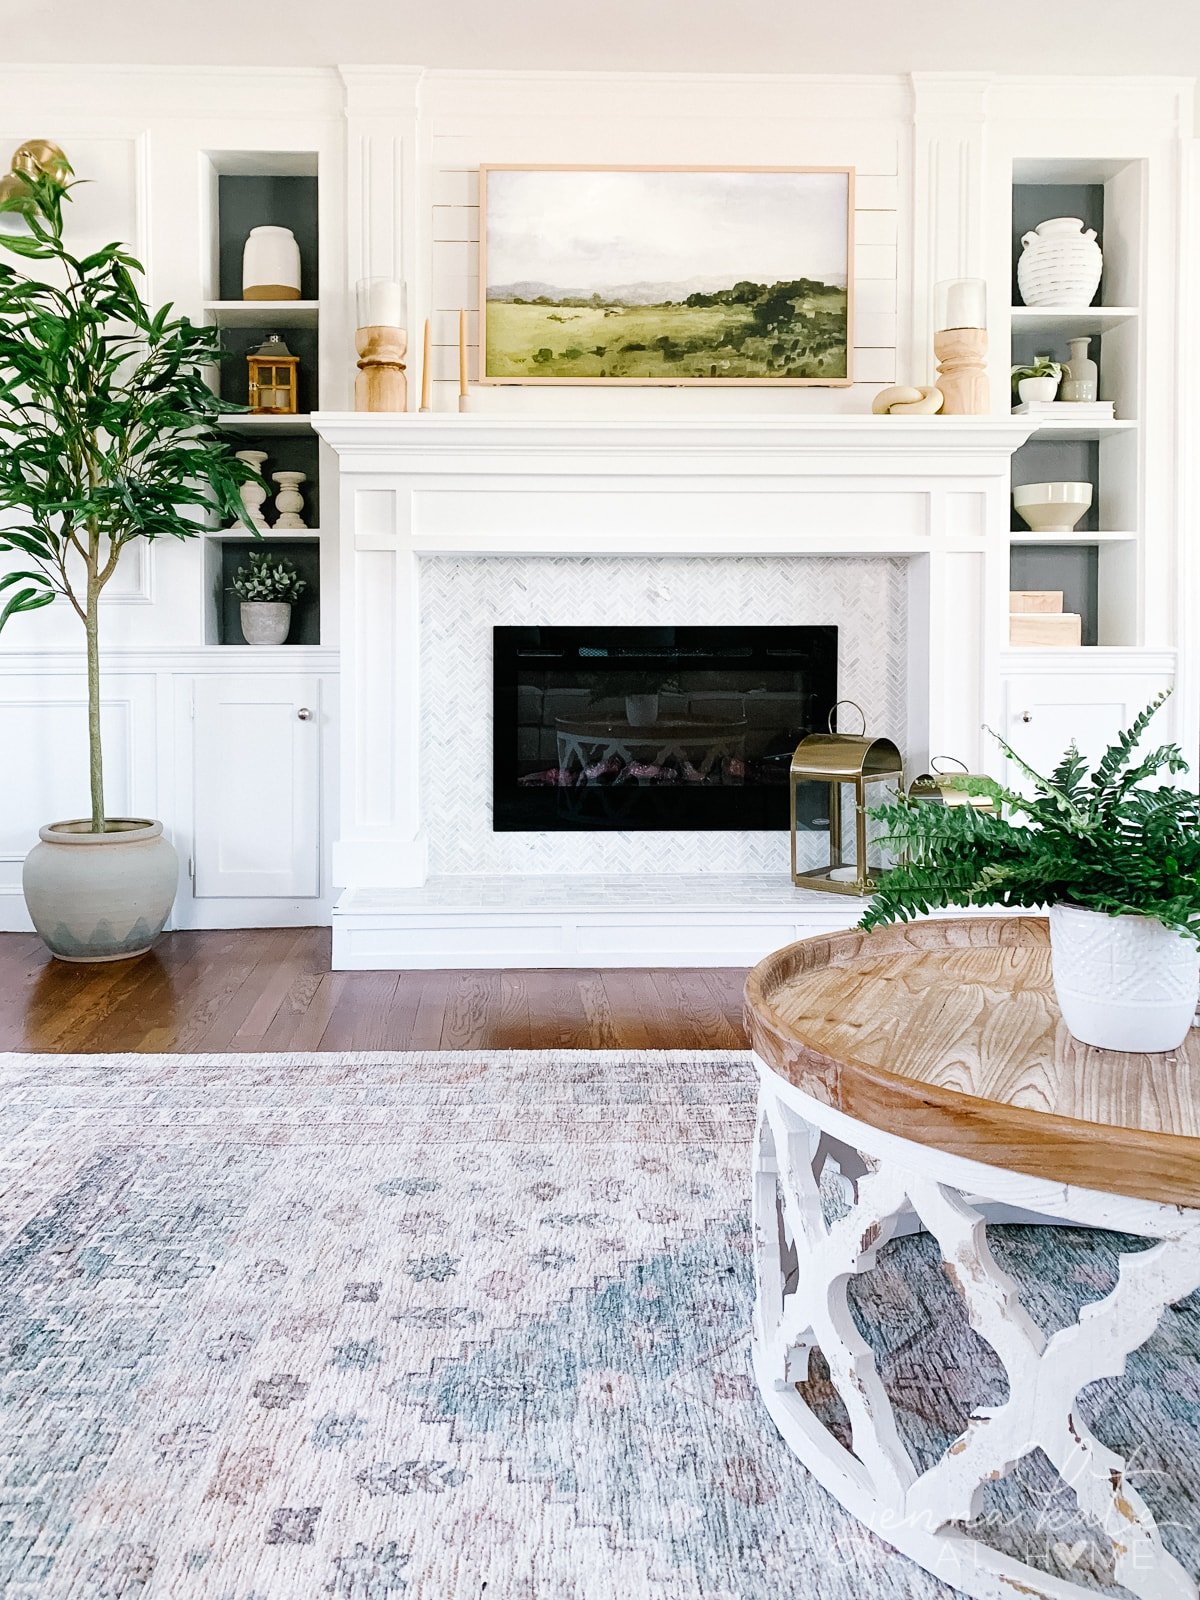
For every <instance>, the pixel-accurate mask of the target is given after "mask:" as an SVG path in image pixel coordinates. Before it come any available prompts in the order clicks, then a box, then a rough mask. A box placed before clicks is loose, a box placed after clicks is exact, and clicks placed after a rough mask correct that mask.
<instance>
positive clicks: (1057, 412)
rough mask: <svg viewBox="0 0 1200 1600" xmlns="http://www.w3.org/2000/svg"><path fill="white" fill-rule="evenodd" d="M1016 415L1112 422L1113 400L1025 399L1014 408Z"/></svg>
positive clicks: (1073, 420) (1075, 420)
mask: <svg viewBox="0 0 1200 1600" xmlns="http://www.w3.org/2000/svg"><path fill="white" fill-rule="evenodd" d="M1012 414H1013V416H1014V417H1045V418H1046V420H1047V421H1049V420H1050V419H1051V418H1056V419H1059V420H1061V421H1064V422H1111V421H1112V420H1113V403H1112V401H1111V400H1023V401H1022V402H1021V404H1020V405H1019V406H1014V407H1013V410H1012Z"/></svg>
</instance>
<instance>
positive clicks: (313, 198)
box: [202, 150, 323, 646]
mask: <svg viewBox="0 0 1200 1600" xmlns="http://www.w3.org/2000/svg"><path fill="white" fill-rule="evenodd" d="M208 160H209V167H210V181H209V185H208V206H207V217H208V232H209V240H210V252H209V260H208V270H207V284H206V286H207V290H208V298H206V299H205V300H204V302H203V306H202V311H203V315H204V317H205V320H206V321H208V322H209V323H211V324H213V325H214V326H216V327H217V328H219V329H220V330H221V343H222V346H223V347H224V350H225V352H226V355H225V360H224V361H223V363H222V365H221V369H220V372H219V373H218V374H217V376H216V380H215V387H216V388H217V391H218V393H219V394H220V395H221V397H222V399H224V400H227V401H228V402H230V404H231V405H237V406H244V405H245V404H246V403H247V401H248V368H247V364H246V356H247V355H248V354H249V353H250V352H251V351H253V350H254V349H256V348H257V347H258V346H259V345H260V344H261V343H262V342H263V340H264V339H265V338H266V337H267V336H268V334H272V333H279V334H282V335H283V336H284V338H285V340H286V342H287V345H288V348H289V349H290V350H291V352H292V354H293V355H295V356H298V357H299V363H300V364H299V368H298V374H297V387H298V398H299V402H300V409H299V411H298V412H297V413H296V414H294V415H287V416H277V415H258V414H255V413H252V412H247V411H233V410H231V411H229V412H227V413H225V414H224V415H222V416H221V417H220V418H219V425H220V426H221V427H222V428H224V429H225V430H226V431H227V432H228V433H229V434H230V435H232V436H234V438H235V439H236V442H237V445H238V447H239V448H241V449H259V450H263V451H265V452H266V456H267V459H266V461H265V462H264V463H263V473H264V476H265V477H266V478H267V479H268V480H270V478H271V475H272V474H273V473H275V472H278V471H292V472H303V473H304V474H305V479H304V482H303V483H302V485H301V486H300V492H301V494H302V495H303V498H304V511H303V513H302V514H303V516H304V518H305V520H306V521H309V522H311V523H312V524H313V526H311V527H308V528H303V529H299V528H287V529H280V530H278V531H276V530H275V529H274V528H272V527H268V529H267V530H266V532H265V533H264V534H263V535H261V538H262V539H264V540H266V541H267V542H268V543H269V544H270V545H271V546H272V547H273V548H274V549H276V550H278V551H279V552H280V553H282V554H284V555H287V556H288V557H289V558H290V559H291V560H292V561H294V563H295V565H296V567H297V568H298V570H299V571H300V573H301V574H302V576H304V577H305V578H306V579H307V580H308V584H309V590H308V594H307V595H306V596H305V598H304V600H303V601H301V602H300V603H299V604H298V605H297V607H296V608H295V611H294V614H293V625H292V631H291V634H290V636H289V640H288V644H289V646H291V645H312V644H320V643H322V609H323V608H322V587H323V585H322V576H321V568H322V565H323V563H322V553H321V552H322V539H321V532H320V524H321V522H322V520H323V519H322V507H321V482H320V452H319V446H318V441H317V438H316V435H315V434H314V432H313V429H312V422H311V413H312V412H313V411H315V410H316V409H317V408H318V407H319V405H320V403H321V393H320V388H321V383H320V380H321V251H320V187H319V172H318V166H319V162H318V156H317V154H316V153H315V152H304V151H296V150H289V151H282V152H281V151H271V150H238V151H220V152H216V153H213V154H210V156H209V158H208ZM263 224H273V225H275V226H280V227H285V228H289V229H290V230H291V232H292V234H293V235H294V237H295V239H296V242H297V244H298V246H299V249H300V293H301V298H300V299H297V300H245V299H243V298H242V252H243V249H244V247H245V242H246V238H247V235H248V234H249V232H250V230H251V229H252V228H254V227H259V226H261V225H263ZM272 490H274V485H272ZM263 511H264V514H265V516H266V518H267V521H268V523H272V522H273V521H274V519H275V517H276V516H277V512H276V508H275V504H274V496H273V494H272V495H271V497H269V498H268V499H267V501H266V503H265V505H264V507H263ZM259 542H260V539H259V536H257V535H254V534H251V533H248V532H247V531H246V530H245V529H244V528H238V527H231V528H214V529H211V530H210V531H209V534H208V537H207V538H206V540H205V569H204V572H205V612H204V637H205V640H206V642H207V643H208V644H210V645H218V646H223V645H241V644H243V643H244V642H245V641H244V639H243V636H242V631H241V626H240V622H239V616H238V604H239V603H238V600H237V596H236V595H234V594H233V593H232V592H231V590H230V588H229V585H230V582H231V580H232V576H233V573H234V571H235V570H236V568H237V566H238V565H239V563H240V562H241V561H243V560H244V558H245V554H246V552H247V550H250V549H253V548H255V547H256V546H257V545H258V544H259Z"/></svg>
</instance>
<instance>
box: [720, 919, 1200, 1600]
mask: <svg viewBox="0 0 1200 1600" xmlns="http://www.w3.org/2000/svg"><path fill="white" fill-rule="evenodd" d="M746 1021H747V1026H748V1028H749V1030H750V1035H751V1041H752V1044H753V1047H754V1052H755V1056H756V1060H757V1064H758V1068H759V1077H760V1101H759V1123H758V1138H757V1158H756V1173H755V1195H754V1220H755V1235H756V1252H757V1268H758V1299H757V1306H756V1312H755V1327H754V1362H755V1372H756V1376H757V1379H758V1383H759V1387H760V1388H761V1390H762V1393H763V1398H764V1399H765V1401H766V1404H767V1407H768V1409H769V1411H770V1413H771V1416H772V1417H773V1419H774V1421H775V1423H776V1425H777V1426H778V1428H779V1430H780V1432H781V1433H782V1435H783V1437H784V1439H785V1440H786V1442H787V1443H788V1445H789V1446H790V1447H791V1448H792V1450H794V1451H795V1453H796V1454H797V1455H798V1456H799V1457H800V1459H801V1460H802V1461H803V1462H804V1463H805V1465H806V1466H808V1467H809V1468H810V1469H811V1470H812V1472H813V1473H814V1474H815V1475H816V1476H817V1478H818V1479H819V1480H820V1481H821V1482H822V1483H823V1484H824V1486H825V1487H826V1488H827V1489H828V1490H829V1491H830V1492H831V1493H832V1494H834V1495H835V1496H836V1497H837V1499H838V1500H840V1501H841V1502H842V1504H843V1505H844V1506H846V1507H847V1509H848V1510H850V1511H851V1512H853V1513H854V1515H855V1516H857V1517H858V1518H859V1519H860V1520H861V1521H862V1522H864V1523H866V1524H867V1525H868V1526H869V1527H870V1528H872V1529H873V1530H874V1531H875V1532H876V1533H878V1534H879V1535H880V1536H881V1537H882V1538H884V1539H885V1540H887V1542H888V1543H889V1544H892V1545H894V1546H896V1547H897V1548H898V1549H900V1550H902V1551H903V1552H904V1553H905V1554H906V1555H908V1556H910V1557H911V1558H912V1559H913V1560H914V1561H917V1562H919V1563H920V1564H921V1565H922V1566H923V1567H925V1568H927V1569H928V1570H929V1571H930V1572H933V1573H934V1574H935V1575H936V1576H937V1577H939V1578H941V1579H942V1580H943V1581H944V1582H946V1583H948V1584H950V1585H952V1586H953V1587H954V1588H956V1589H958V1590H960V1591H961V1592H962V1593H964V1594H970V1595H978V1596H986V1597H988V1600H998V1597H1001V1596H1003V1597H1005V1600H1013V1597H1015V1596H1018V1595H1033V1596H1046V1597H1049V1596H1060V1597H1061V1596H1077V1595H1080V1594H1092V1595H1095V1593H1096V1590H1095V1588H1094V1587H1091V1586H1089V1585H1086V1584H1083V1583H1078V1582H1075V1581H1073V1580H1071V1579H1064V1578H1061V1577H1055V1576H1051V1575H1049V1574H1048V1573H1047V1572H1046V1571H1044V1570H1042V1569H1041V1568H1039V1567H1036V1566H1034V1565H1031V1564H1030V1563H1028V1562H1026V1561H1025V1560H1022V1559H1020V1558H1019V1557H1017V1556H1014V1555H1013V1554H1012V1553H1011V1551H1009V1552H1007V1553H1006V1552H1005V1551H1002V1550H1000V1549H997V1548H995V1547H993V1545H991V1544H990V1543H987V1542H985V1540H984V1539H983V1538H982V1537H976V1536H974V1534H973V1532H971V1531H968V1530H966V1529H965V1528H964V1526H963V1524H965V1523H967V1522H969V1521H970V1520H971V1519H972V1518H973V1517H975V1516H977V1515H978V1513H979V1509H980V1506H981V1501H982V1496H983V1491H984V1487H985V1485H986V1484H988V1483H989V1482H991V1481H995V1480H998V1479H1000V1478H1003V1477H1004V1476H1005V1475H1006V1474H1007V1473H1008V1472H1009V1471H1010V1469H1011V1468H1012V1467H1013V1466H1014V1465H1015V1464H1016V1463H1018V1462H1020V1461H1022V1460H1023V1458H1025V1457H1026V1456H1028V1455H1029V1454H1030V1453H1031V1452H1032V1451H1034V1450H1036V1449H1038V1448H1040V1449H1041V1450H1042V1451H1044V1452H1045V1454H1046V1456H1047V1457H1048V1458H1049V1460H1050V1462H1051V1464H1052V1465H1053V1466H1054V1467H1055V1468H1056V1469H1057V1471H1058V1473H1059V1475H1060V1476H1061V1478H1062V1480H1063V1482H1064V1483H1065V1484H1066V1485H1067V1486H1068V1487H1069V1489H1070V1490H1071V1492H1072V1493H1073V1495H1074V1497H1075V1499H1076V1501H1077V1502H1078V1506H1079V1510H1080V1512H1081V1513H1082V1515H1083V1517H1084V1518H1086V1519H1087V1520H1088V1521H1089V1522H1090V1523H1091V1524H1092V1526H1093V1527H1098V1528H1100V1529H1102V1530H1103V1532H1104V1534H1105V1535H1106V1536H1107V1539H1108V1540H1109V1541H1110V1542H1111V1552H1112V1560H1113V1565H1114V1570H1115V1575H1116V1579H1117V1581H1118V1582H1119V1583H1121V1584H1123V1585H1124V1586H1125V1588H1126V1589H1127V1590H1128V1591H1129V1592H1130V1593H1132V1594H1134V1595H1138V1596H1140V1597H1142V1600H1188V1597H1191V1600H1195V1597H1196V1596H1197V1594H1198V1590H1197V1584H1196V1580H1195V1578H1194V1576H1192V1575H1191V1574H1189V1573H1188V1572H1186V1571H1185V1570H1184V1568H1183V1567H1182V1566H1181V1565H1180V1563H1179V1562H1178V1561H1177V1560H1176V1559H1175V1558H1174V1557H1173V1556H1172V1555H1171V1554H1170V1553H1169V1552H1168V1551H1167V1549H1166V1548H1165V1547H1164V1545H1163V1542H1162V1538H1161V1535H1160V1532H1159V1529H1158V1527H1157V1525H1156V1523H1155V1521H1154V1518H1153V1516H1152V1515H1151V1513H1150V1510H1149V1509H1148V1507H1147V1505H1146V1504H1145V1502H1144V1501H1143V1499H1142V1498H1141V1496H1140V1495H1139V1494H1138V1492H1137V1490H1136V1488H1135V1487H1134V1486H1133V1484H1132V1482H1131V1481H1130V1477H1129V1476H1128V1475H1127V1466H1128V1458H1127V1457H1123V1456H1121V1455H1118V1454H1116V1453H1115V1452H1114V1451H1113V1450H1111V1449H1109V1448H1107V1447H1106V1446H1105V1445H1104V1444H1102V1443H1101V1442H1100V1440H1099V1439H1097V1438H1096V1437H1095V1435H1094V1434H1093V1433H1092V1432H1091V1431H1090V1430H1089V1429H1088V1428H1087V1426H1086V1425H1085V1424H1084V1423H1083V1421H1082V1420H1081V1418H1080V1416H1079V1413H1078V1408H1077V1403H1076V1402H1077V1396H1078V1395H1079V1393H1080V1391H1081V1390H1082V1389H1083V1388H1084V1387H1085V1386H1086V1385H1087V1384H1090V1383H1092V1382H1094V1381H1095V1380H1097V1379H1099V1378H1115V1377H1119V1376H1120V1374H1121V1373H1122V1372H1123V1370H1124V1366H1125V1361H1126V1358H1127V1356H1128V1355H1129V1354H1130V1353H1131V1352H1132V1351H1133V1350H1135V1349H1136V1348H1137V1347H1138V1346H1139V1345H1141V1344H1142V1343H1144V1341H1145V1340H1146V1339H1148V1338H1149V1337H1150V1335H1151V1334H1152V1333H1153V1332H1154V1329H1155V1328H1156V1327H1157V1325H1158V1322H1159V1318H1160V1317H1161V1315H1162V1314H1163V1312H1164V1311H1165V1310H1166V1308H1167V1307H1169V1306H1171V1305H1172V1304H1174V1303H1176V1302H1177V1301H1179V1300H1182V1299H1184V1298H1186V1296H1188V1295H1189V1294H1191V1292H1192V1291H1193V1290H1194V1289H1196V1288H1197V1287H1198V1286H1200V1088H1198V1087H1197V1086H1198V1085H1200V1034H1197V1033H1196V1032H1195V1031H1193V1032H1192V1034H1191V1035H1189V1038H1188V1041H1187V1043H1186V1044H1185V1045H1184V1046H1183V1047H1182V1048H1181V1049H1180V1050H1178V1051H1176V1052H1174V1053H1173V1054H1170V1055H1143V1056H1134V1055H1119V1054H1116V1053H1113V1052H1109V1051H1102V1050H1095V1049H1092V1048H1090V1047H1088V1046H1085V1045H1080V1044H1077V1043H1076V1042H1075V1041H1074V1040H1073V1039H1072V1038H1071V1037H1070V1035H1069V1034H1068V1033H1067V1031H1066V1028H1065V1026H1064V1024H1063V1021H1062V1018H1061V1017H1060V1015H1059V1013H1058V1008H1057V1006H1056V1004H1055V1000H1054V991H1053V987H1052V984H1051V977H1050V947H1049V933H1048V929H1047V924H1046V922H1045V921H1044V920H1043V919H1041V918H1035V917H1004V918H1001V917H977V918H961V919H949V918H946V919H942V918H935V919H930V920H927V921H921V922H917V923H913V924H909V925H907V926H899V927H893V928H885V929H880V930H877V931H876V932H874V933H871V934H863V933H857V932H855V933H842V934H834V935H832V936H829V937H823V938H817V939H807V940H804V941H802V942H801V943H799V944H793V945H789V946H788V947H787V948H786V949H784V950H780V951H778V952H777V953H776V954H774V955H772V956H768V957H767V959H766V960H765V961H762V962H760V963H759V965H758V966H757V967H755V968H754V970H753V972H752V973H751V974H750V978H749V981H748V983H747V985H746ZM831 1195H832V1196H833V1197H834V1200H835V1202H836V1203H833V1204H831V1203H830V1197H831ZM999 1221H1010V1222H1011V1221H1019V1222H1051V1223H1062V1222H1070V1223H1075V1224H1080V1225H1083V1226H1086V1227H1094V1228H1102V1229H1108V1230H1112V1231H1115V1232H1119V1233H1122V1234H1134V1235H1139V1236H1141V1237H1142V1238H1143V1239H1147V1240H1153V1241H1155V1243H1154V1244H1153V1245H1152V1246H1151V1247H1149V1248H1146V1249H1143V1250H1140V1251H1137V1252H1129V1253H1125V1254H1122V1255H1121V1256H1120V1257H1119V1260H1120V1273H1119V1277H1118V1279H1117V1283H1116V1287H1115V1288H1114V1289H1113V1290H1112V1291H1111V1293H1109V1294H1107V1295H1106V1296H1105V1297H1104V1298H1102V1299H1099V1300H1096V1301H1093V1302H1092V1303H1090V1304H1088V1305H1086V1306H1085V1307H1084V1309H1083V1311H1082V1313H1081V1315H1080V1318H1079V1320H1078V1322H1074V1323H1071V1324H1069V1325H1068V1326H1067V1327H1065V1328H1063V1329H1061V1330H1060V1331H1059V1332H1056V1333H1053V1334H1051V1335H1047V1334H1045V1333H1044V1332H1043V1331H1042V1330H1041V1329H1040V1328H1039V1327H1038V1326H1037V1325H1036V1324H1035V1322H1034V1321H1033V1320H1032V1318H1031V1317H1030V1315H1029V1314H1028V1313H1027V1311H1026V1310H1025V1308H1024V1307H1023V1305H1022V1302H1021V1291H1020V1288H1019V1285H1018V1284H1017V1282H1016V1281H1015V1280H1014V1279H1013V1278H1012V1277H1011V1276H1009V1274H1008V1273H1006V1272H1005V1271H1004V1270H1002V1269H1001V1268H1000V1266H998V1265H997V1262H996V1261H995V1259H994V1258H993V1255H992V1252H991V1250H990V1249H989V1246H988V1239H987V1229H988V1224H989V1222H991V1223H996V1222H999ZM922 1231H923V1232H926V1233H928V1234H929V1235H930V1236H931V1237H932V1239H933V1241H935V1244H936V1248H937V1249H938V1250H939V1251H940V1254H941V1258H942V1264H943V1266H944V1268H945V1271H946V1273H947V1275H948V1277H949V1278H950V1281H951V1282H952V1284H953V1285H954V1287H955V1288H956V1290H957V1291H958V1294H959V1295H960V1296H961V1299H962V1302H963V1304H964V1308H965V1312H966V1316H967V1320H968V1321H969V1322H970V1325H971V1327H972V1328H973V1329H974V1330H975V1332H976V1333H977V1334H978V1335H979V1336H980V1337H981V1338H982V1339H983V1340H984V1341H986V1343H987V1344H988V1345H990V1346H991V1349H992V1350H993V1351H994V1352H995V1354H996V1356H997V1357H998V1358H999V1361H1000V1363H1001V1365H1002V1366H1003V1368H1004V1372H1005V1375H1006V1377H1007V1384H1008V1392H1007V1398H1006V1399H1004V1401H1003V1403H1001V1404H999V1405H996V1406H989V1407H980V1408H978V1409H977V1410H976V1411H975V1412H974V1414H973V1415H972V1416H971V1417H970V1418H969V1420H968V1421H967V1423H966V1426H965V1428H964V1430H963V1432H962V1433H961V1435H960V1436H959V1437H958V1438H957V1439H956V1440H955V1441H954V1442H953V1443H952V1444H951V1445H950V1447H949V1448H948V1449H947V1450H946V1451H945V1453H944V1454H943V1455H942V1456H941V1458H940V1459H939V1460H936V1461H934V1462H933V1464H932V1465H925V1466H923V1467H918V1465H917V1464H916V1463H915V1462H914V1460H913V1457H912V1455H911V1454H910V1451H909V1449H908V1448H907V1447H906V1445H905V1442H904V1440H903V1439H902V1437H901V1433H900V1429H899V1428H898V1426H897V1416H896V1412H895V1410H894V1409H893V1400H892V1398H891V1397H890V1396H889V1394H888V1392H887V1389H886V1387H885V1385H884V1382H883V1380H882V1378H881V1376H880V1371H879V1367H878V1365H877V1362H876V1356H875V1352H874V1350H873V1349H872V1347H871V1345H870V1344H869V1343H868V1342H867V1340H866V1339H865V1338H864V1337H863V1335H862V1333H861V1332H860V1331H859V1326H858V1324H857V1323H856V1321H855V1319H854V1317H853V1316H852V1315H851V1312H850V1308H849V1304H848V1300H847V1289H848V1286H849V1283H850V1280H851V1279H852V1278H854V1277H855V1276H856V1275H858V1274H861V1273H866V1272H870V1271H871V1270H872V1269H873V1268H874V1267H875V1265H876V1258H877V1256H878V1253H879V1251H880V1249H881V1248H882V1247H883V1246H884V1245H885V1244H887V1243H888V1242H889V1241H890V1240H892V1239H893V1238H896V1237H897V1236H899V1235H901V1234H905V1233H914V1232H922ZM818 1349H819V1350H820V1351H821V1352H822V1353H823V1355H824V1358H825V1361H826V1362H827V1364H828V1368H829V1374H830V1379H831V1381H832V1384H833V1387H834V1389H835V1390H836V1391H837V1394H838V1395H839V1396H840V1399H841V1402H842V1404H843V1406H844V1407H845V1412H846V1414H847V1418H848V1422H849V1428H850V1441H851V1445H852V1448H847V1447H846V1446H845V1445H844V1444H842V1443H840V1442H839V1441H838V1439H837V1438H836V1437H835V1435H834V1433H833V1432H831V1431H830V1429H829V1428H828V1427H827V1426H826V1425H825V1423H824V1422H823V1421H822V1420H821V1418H819V1417H818V1415H817V1414H816V1412H815V1411H814V1410H813V1409H812V1407H811V1406H810V1405H809V1404H808V1403H807V1401H806V1400H805V1398H804V1397H803V1395H802V1394H801V1392H800V1388H801V1387H803V1386H804V1384H805V1383H806V1381H807V1379H808V1377H809V1358H810V1356H811V1355H812V1353H813V1352H814V1351H815V1350H818ZM798 1386H800V1387H798Z"/></svg>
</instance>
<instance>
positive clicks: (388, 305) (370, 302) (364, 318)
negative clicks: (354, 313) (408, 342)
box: [358, 278, 405, 328]
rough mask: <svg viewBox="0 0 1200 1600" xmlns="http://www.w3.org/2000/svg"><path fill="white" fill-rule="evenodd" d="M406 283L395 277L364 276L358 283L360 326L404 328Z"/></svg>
mask: <svg viewBox="0 0 1200 1600" xmlns="http://www.w3.org/2000/svg"><path fill="white" fill-rule="evenodd" d="M404 310H405V307H404V285H403V284H402V283H397V282H396V281H395V279H393V278H362V279H360V280H359V285H358V325H359V327H360V328H402V327H403V326H404Z"/></svg>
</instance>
